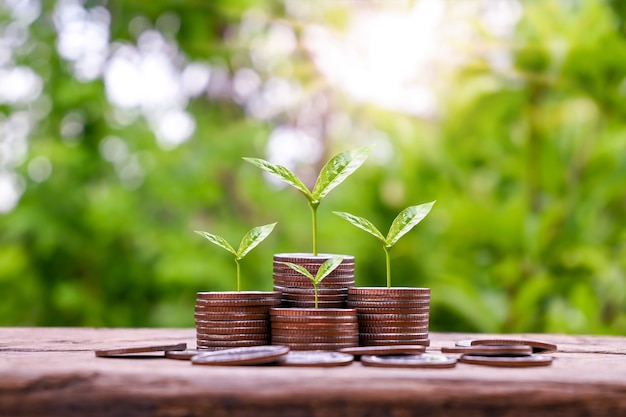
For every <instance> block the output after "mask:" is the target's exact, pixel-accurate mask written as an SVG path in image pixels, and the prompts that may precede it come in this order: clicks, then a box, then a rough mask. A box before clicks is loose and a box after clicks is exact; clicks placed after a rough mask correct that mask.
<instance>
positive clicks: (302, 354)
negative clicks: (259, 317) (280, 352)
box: [279, 350, 354, 368]
mask: <svg viewBox="0 0 626 417" xmlns="http://www.w3.org/2000/svg"><path fill="white" fill-rule="evenodd" d="M352 361H354V356H352V355H350V354H347V353H340V352H326V351H322V350H300V351H293V350H292V351H291V352H289V353H288V354H287V356H284V357H283V358H282V359H281V360H280V362H279V365H283V366H310V367H319V368H325V367H331V366H346V365H350V364H351V363H352Z"/></svg>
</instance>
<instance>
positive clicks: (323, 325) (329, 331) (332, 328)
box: [270, 308, 359, 350]
mask: <svg viewBox="0 0 626 417" xmlns="http://www.w3.org/2000/svg"><path fill="white" fill-rule="evenodd" d="M270 318H271V323H272V328H271V332H272V344H273V345H285V346H289V347H290V348H291V349H292V350H339V349H342V348H347V347H354V346H358V343H359V326H358V323H357V318H356V310H354V309H340V308H325V309H313V308H297V309H294V308H272V309H270Z"/></svg>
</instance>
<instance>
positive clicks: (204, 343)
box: [196, 339, 269, 349]
mask: <svg viewBox="0 0 626 417" xmlns="http://www.w3.org/2000/svg"><path fill="white" fill-rule="evenodd" d="M268 344H269V340H245V339H240V340H196V346H197V347H198V349H201V348H216V347H223V348H236V347H246V346H267V345H268Z"/></svg>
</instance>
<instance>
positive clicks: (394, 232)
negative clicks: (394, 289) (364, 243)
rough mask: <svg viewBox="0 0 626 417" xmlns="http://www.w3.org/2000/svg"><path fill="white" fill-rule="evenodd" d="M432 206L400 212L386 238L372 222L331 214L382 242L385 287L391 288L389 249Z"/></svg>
mask: <svg viewBox="0 0 626 417" xmlns="http://www.w3.org/2000/svg"><path fill="white" fill-rule="evenodd" d="M433 204H435V202H434V201H431V202H430V203H424V204H420V205H418V206H411V207H408V208H406V209H404V210H402V211H401V212H400V214H398V216H397V217H396V218H395V219H394V220H393V222H392V223H391V227H390V228H389V233H387V237H385V236H383V234H382V233H381V232H380V231H379V230H378V229H377V228H376V226H374V225H373V224H372V222H370V221H369V220H367V219H364V218H363V217H358V216H354V215H352V214H350V213H345V212H342V211H334V212H333V213H335V214H336V215H338V216H340V217H343V218H344V219H346V220H347V221H349V222H350V223H352V224H353V225H354V226H356V227H358V228H359V229H362V230H365V231H366V232H367V233H369V234H371V235H373V236H374V237H375V238H376V239H378V240H380V241H381V242H382V244H383V250H384V251H385V260H386V264H387V287H388V288H389V287H391V258H390V256H389V252H390V250H391V247H392V246H393V245H395V244H396V242H398V240H400V238H401V237H402V236H404V235H405V234H407V233H408V232H409V231H410V230H411V229H412V228H413V227H415V225H417V224H418V223H419V222H421V221H422V219H423V218H424V217H426V215H428V213H429V212H430V209H432V208H433Z"/></svg>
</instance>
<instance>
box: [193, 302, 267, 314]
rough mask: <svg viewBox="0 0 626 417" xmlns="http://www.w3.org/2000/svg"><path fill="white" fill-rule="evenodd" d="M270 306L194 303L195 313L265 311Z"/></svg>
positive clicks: (248, 312)
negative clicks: (224, 305)
mask: <svg viewBox="0 0 626 417" xmlns="http://www.w3.org/2000/svg"><path fill="white" fill-rule="evenodd" d="M269 308H270V306H253V307H232V306H230V307H222V306H209V305H198V304H196V307H195V310H194V311H195V312H196V313H209V314H212V313H227V314H228V313H246V314H250V313H267V312H268V311H269Z"/></svg>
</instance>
